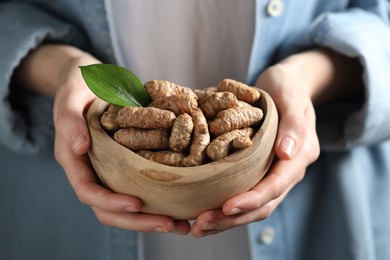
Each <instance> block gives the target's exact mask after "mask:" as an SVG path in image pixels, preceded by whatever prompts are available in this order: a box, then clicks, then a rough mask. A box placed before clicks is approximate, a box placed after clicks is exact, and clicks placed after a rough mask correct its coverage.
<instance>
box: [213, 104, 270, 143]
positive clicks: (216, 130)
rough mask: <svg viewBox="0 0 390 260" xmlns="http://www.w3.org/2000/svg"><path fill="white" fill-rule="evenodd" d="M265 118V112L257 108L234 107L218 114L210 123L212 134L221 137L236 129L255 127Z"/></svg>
mask: <svg viewBox="0 0 390 260" xmlns="http://www.w3.org/2000/svg"><path fill="white" fill-rule="evenodd" d="M262 118H263V111H262V110H261V109H260V108H257V107H233V108H229V109H226V110H223V111H221V112H219V113H218V115H217V119H215V120H214V121H212V122H210V132H211V133H213V134H214V135H217V136H218V135H221V134H223V133H226V132H229V131H231V130H234V129H239V128H243V127H248V126H253V125H256V124H258V123H259V122H260V121H261V119H262Z"/></svg>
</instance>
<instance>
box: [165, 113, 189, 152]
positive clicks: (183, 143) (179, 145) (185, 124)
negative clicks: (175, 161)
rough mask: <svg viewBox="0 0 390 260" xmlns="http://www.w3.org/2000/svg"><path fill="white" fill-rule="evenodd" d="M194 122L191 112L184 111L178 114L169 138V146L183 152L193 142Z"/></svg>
mask: <svg viewBox="0 0 390 260" xmlns="http://www.w3.org/2000/svg"><path fill="white" fill-rule="evenodd" d="M193 129H194V123H193V122H192V118H191V116H190V115H189V114H187V113H184V114H181V115H180V116H178V117H177V118H176V120H175V122H174V123H173V127H172V131H171V137H170V138H169V148H170V149H171V150H172V151H174V152H182V151H183V150H185V149H186V148H187V147H188V146H189V145H190V143H191V133H192V130H193Z"/></svg>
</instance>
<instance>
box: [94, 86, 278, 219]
mask: <svg viewBox="0 0 390 260" xmlns="http://www.w3.org/2000/svg"><path fill="white" fill-rule="evenodd" d="M260 91H261V94H262V95H261V98H260V100H259V101H258V103H257V104H256V106H258V107H260V108H262V109H263V112H264V117H263V120H262V124H261V126H260V128H259V130H258V131H257V133H256V135H255V136H254V137H253V139H252V141H253V146H251V147H250V148H247V149H243V150H240V151H237V152H235V153H233V154H231V155H229V156H228V157H225V158H224V159H222V160H220V161H217V162H212V163H208V164H204V165H201V166H194V167H172V166H166V165H162V164H159V163H155V162H152V161H150V160H147V159H145V158H143V157H141V156H139V155H137V154H136V153H134V152H132V151H131V150H129V149H128V148H126V147H124V146H122V145H120V144H118V143H117V142H115V141H114V140H113V139H112V138H111V137H110V136H109V135H108V134H107V133H106V132H105V131H104V129H103V128H102V127H101V125H100V121H99V120H100V117H101V115H102V113H103V112H104V110H105V109H106V107H107V105H108V104H107V103H106V102H104V101H102V100H100V99H96V100H95V101H94V102H93V104H92V105H91V107H90V108H89V111H88V115H87V121H88V125H89V130H90V135H91V139H92V146H91V149H90V151H89V157H90V159H91V162H92V165H93V167H94V169H95V171H96V173H97V175H98V176H99V178H100V179H101V181H102V182H103V183H104V184H105V185H106V186H107V187H108V188H110V189H111V190H112V191H114V192H116V193H121V194H128V195H132V196H135V197H138V198H140V199H141V200H142V201H143V203H144V207H143V208H142V212H145V213H151V214H161V215H168V216H171V217H173V218H174V219H186V220H189V219H194V218H196V217H197V216H198V215H199V214H200V213H202V212H204V211H206V210H210V209H217V208H220V207H221V206H222V204H223V202H224V201H226V200H227V199H229V198H231V197H232V196H234V195H237V194H240V193H242V192H245V191H248V190H250V189H251V188H252V187H253V186H254V185H255V184H257V183H258V182H259V181H260V180H261V179H262V178H263V177H264V175H265V174H266V172H267V170H268V168H269V167H270V165H271V163H272V160H273V158H274V149H273V148H274V142H275V137H276V132H277V127H278V113H277V110H276V107H275V104H274V102H273V101H272V99H271V97H270V96H269V95H268V94H267V93H266V92H264V91H262V90H260Z"/></svg>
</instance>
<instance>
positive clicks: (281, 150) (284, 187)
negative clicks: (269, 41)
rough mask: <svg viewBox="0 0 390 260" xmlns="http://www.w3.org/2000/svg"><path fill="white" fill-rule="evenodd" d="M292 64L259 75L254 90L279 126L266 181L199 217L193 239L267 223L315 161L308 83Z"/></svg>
mask: <svg viewBox="0 0 390 260" xmlns="http://www.w3.org/2000/svg"><path fill="white" fill-rule="evenodd" d="M296 69H297V68H296V67H295V66H293V64H292V63H289V62H286V63H282V64H278V65H275V66H272V67H270V68H268V69H267V70H266V71H264V72H263V73H262V74H261V75H260V77H259V78H258V81H257V83H256V86H257V87H259V88H261V89H263V90H265V91H266V92H268V93H269V94H270V95H271V97H272V98H273V100H274V102H275V104H276V107H277V108H278V112H279V117H280V122H279V128H278V133H277V137H276V140H275V147H274V149H275V153H276V156H277V158H276V160H275V162H274V163H273V165H272V166H271V168H270V169H269V171H268V173H267V174H266V176H265V177H264V178H263V179H262V180H261V181H260V182H259V183H258V184H257V185H256V186H254V187H253V188H252V189H251V190H250V191H248V192H245V193H242V194H240V195H238V196H235V197H233V198H231V199H229V200H227V201H226V202H225V203H224V204H223V207H222V209H218V210H210V211H206V212H203V213H202V214H200V215H199V216H198V218H197V219H196V222H195V223H194V224H193V225H192V230H191V233H192V235H193V236H194V237H203V236H206V235H209V234H215V233H219V232H221V231H224V230H227V229H229V228H232V227H236V226H240V225H245V224H248V223H251V222H254V221H259V220H263V219H265V218H267V217H268V216H270V215H271V214H272V212H273V211H274V210H275V208H276V207H277V206H278V205H279V204H280V203H281V202H282V201H283V199H284V198H285V197H286V195H287V193H288V192H289V191H290V190H291V189H292V188H293V187H294V186H295V185H296V184H297V183H298V182H299V181H301V180H302V179H303V177H304V175H305V172H306V168H307V166H308V165H310V164H311V163H313V162H314V161H315V160H316V159H317V158H318V156H319V152H320V147H319V142H318V138H317V133H316V126H315V112H314V108H313V103H312V100H311V95H312V93H311V91H309V89H310V88H309V86H307V84H309V82H308V81H306V80H304V79H302V78H301V77H300V75H302V74H299V73H297V71H296Z"/></svg>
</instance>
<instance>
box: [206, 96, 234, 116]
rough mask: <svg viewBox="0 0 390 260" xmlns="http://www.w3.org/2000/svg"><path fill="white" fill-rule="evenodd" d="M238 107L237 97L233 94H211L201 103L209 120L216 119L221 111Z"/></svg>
mask: <svg viewBox="0 0 390 260" xmlns="http://www.w3.org/2000/svg"><path fill="white" fill-rule="evenodd" d="M237 105H238V100H237V98H236V96H235V95H234V94H233V93H231V92H215V93H211V94H209V95H207V96H205V97H204V98H202V99H201V101H200V108H201V109H202V111H203V113H204V115H205V116H206V117H207V118H210V119H211V118H214V117H215V115H217V114H218V113H219V112H220V111H222V110H225V109H228V108H232V107H235V106H237Z"/></svg>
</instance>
